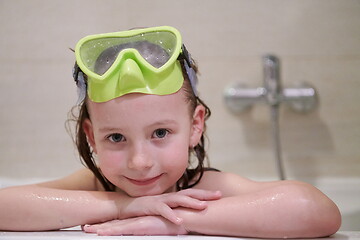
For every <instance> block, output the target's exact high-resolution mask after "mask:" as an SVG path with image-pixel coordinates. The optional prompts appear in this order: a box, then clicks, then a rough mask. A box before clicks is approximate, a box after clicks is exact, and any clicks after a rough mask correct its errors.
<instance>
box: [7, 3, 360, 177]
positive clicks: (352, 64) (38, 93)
mask: <svg viewBox="0 0 360 240" xmlns="http://www.w3.org/2000/svg"><path fill="white" fill-rule="evenodd" d="M155 25H172V26H175V27H177V28H178V29H179V30H180V31H181V32H182V34H183V39H184V42H185V43H186V44H187V47H188V49H189V50H190V51H191V53H192V55H193V57H194V58H196V59H197V60H198V63H199V66H200V71H201V77H200V81H201V82H200V85H199V88H200V91H201V96H202V97H203V98H204V99H205V100H206V102H207V103H208V104H209V106H210V107H211V108H212V112H213V115H212V117H211V119H210V120H209V122H208V127H209V132H208V135H209V138H210V141H211V142H210V150H209V156H210V160H211V162H212V164H213V166H214V167H218V168H220V169H222V170H226V171H235V172H237V173H239V174H241V175H244V176H246V177H250V178H253V179H276V178H277V176H276V170H275V165H274V157H273V155H274V154H273V151H272V148H271V146H272V144H271V138H270V117H269V116H270V113H269V107H268V106H266V105H261V104H259V105H256V106H254V107H253V109H252V110H251V111H248V112H246V113H244V114H241V115H238V116H234V115H232V114H230V113H229V112H228V111H227V109H226V108H225V107H224V102H223V98H222V93H223V90H224V88H225V86H227V85H228V84H230V83H232V82H235V81H239V82H243V83H246V84H247V85H248V86H251V87H259V86H261V85H262V66H261V56H262V55H263V54H265V53H273V54H276V55H277V56H278V57H280V59H281V63H282V72H281V74H282V80H283V85H284V86H289V85H291V84H292V83H295V82H298V81H307V82H309V83H311V84H312V85H314V86H315V87H316V89H317V90H318V93H319V100H320V104H319V108H318V109H317V110H316V111H314V112H312V113H309V114H305V115H301V114H297V113H294V112H292V111H291V110H289V109H287V108H286V107H285V106H282V107H281V116H280V128H281V139H282V143H283V144H282V149H283V158H284V162H285V168H286V171H287V175H288V176H289V177H290V178H296V179H300V180H307V181H316V180H317V179H319V178H327V177H358V176H360V94H359V89H360V1H358V0H343V1H338V0H292V1H288V0H227V1H219V0H200V1H192V0H182V1H176V0H172V1H168V0H152V1H140V0H106V1H103V0H78V1H62V0H54V1H48V0H0V31H1V37H0V78H1V79H0V154H1V159H0V176H3V177H16V178H21V177H24V178H25V177H26V178H27V177H42V178H54V177H59V176H63V175H65V174H69V173H71V172H72V171H74V170H75V169H77V168H80V167H81V165H80V164H79V163H78V159H77V156H76V153H75V151H74V148H73V146H72V142H71V139H70V137H69V136H68V134H67V133H66V131H65V128H64V122H65V120H66V118H67V112H68V111H69V109H70V108H71V107H72V105H73V104H74V103H75V101H76V89H75V86H74V84H73V82H72V78H71V68H72V66H73V62H74V57H73V54H72V52H71V51H70V50H68V48H69V47H74V45H75V44H76V42H77V40H78V39H80V38H81V37H83V36H85V35H87V34H94V33H102V32H110V31H117V30H123V29H128V28H131V27H135V26H155Z"/></svg>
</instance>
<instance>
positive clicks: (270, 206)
mask: <svg viewBox="0 0 360 240" xmlns="http://www.w3.org/2000/svg"><path fill="white" fill-rule="evenodd" d="M315 195H316V196H315V198H317V197H318V196H317V195H318V194H315ZM312 197H314V196H311V197H310V198H309V197H308V196H306V197H304V195H303V193H301V194H298V193H296V191H295V192H289V191H281V189H278V190H271V191H264V192H258V193H254V194H247V195H244V196H236V197H227V198H223V199H220V200H216V201H211V202H208V207H207V209H205V210H203V211H192V210H189V209H184V208H182V209H176V211H177V214H178V215H179V216H180V217H181V218H183V219H184V226H185V228H186V229H187V230H188V231H189V232H196V233H201V234H206V235H227V236H241V237H260V238H283V237H288V238H296V237H321V236H326V235H331V234H333V233H334V232H336V230H337V229H338V227H339V223H340V220H339V212H338V210H337V207H336V206H335V205H334V204H333V203H332V202H331V201H330V200H329V201H328V200H327V199H317V200H318V201H312V200H311V198H312ZM321 198H322V196H321Z"/></svg>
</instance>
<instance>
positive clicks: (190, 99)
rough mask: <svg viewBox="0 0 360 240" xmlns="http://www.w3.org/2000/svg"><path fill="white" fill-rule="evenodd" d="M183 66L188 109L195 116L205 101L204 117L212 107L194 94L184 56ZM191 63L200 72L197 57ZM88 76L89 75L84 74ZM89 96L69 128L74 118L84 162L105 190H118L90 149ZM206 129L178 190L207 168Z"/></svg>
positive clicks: (73, 112) (191, 183) (75, 109)
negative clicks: (85, 125) (86, 126)
mask: <svg viewBox="0 0 360 240" xmlns="http://www.w3.org/2000/svg"><path fill="white" fill-rule="evenodd" d="M179 61H180V63H181V66H182V72H183V76H184V84H183V86H182V90H183V91H184V93H185V101H186V102H187V104H189V111H190V116H193V114H194V111H195V109H196V107H197V106H198V105H203V106H204V108H205V121H206V120H207V119H208V118H209V117H210V115H211V111H210V109H209V107H208V106H207V105H206V104H205V103H204V102H203V101H202V100H201V99H200V98H199V97H198V96H196V95H195V93H194V90H193V89H192V86H191V84H190V80H189V79H188V76H187V73H186V70H185V67H184V61H185V60H179ZM192 62H193V63H192V65H191V67H192V68H193V69H194V70H195V72H196V73H197V72H198V68H197V65H196V64H195V61H192ZM85 78H86V76H85ZM86 101H87V100H86V99H84V100H83V101H82V102H81V103H80V104H79V105H78V106H75V107H73V109H72V110H71V112H70V114H69V115H70V117H69V120H68V121H67V128H68V131H70V132H71V130H70V125H69V123H70V122H75V134H74V135H75V136H74V142H75V144H76V147H77V150H78V153H79V157H80V160H81V162H82V163H83V165H85V166H86V167H87V168H89V169H90V170H91V171H92V172H93V174H94V175H95V177H96V178H97V179H98V181H99V182H100V183H101V184H102V186H103V187H104V189H105V190H106V191H115V189H116V186H115V185H114V184H112V183H111V182H110V181H109V180H108V179H107V178H106V177H105V176H104V175H103V174H102V172H101V169H100V168H99V167H98V166H97V164H96V160H95V158H94V154H93V151H92V149H91V146H90V145H89V143H88V141H87V137H86V134H85V132H84V129H83V123H84V121H85V120H86V119H90V115H89V111H88V108H87V104H86ZM205 130H206V123H205V125H204V130H203V133H202V136H201V138H200V141H199V143H198V144H197V145H196V146H194V147H193V148H190V149H189V160H188V161H189V165H188V168H187V169H186V170H185V172H184V174H183V175H182V177H181V178H180V179H179V180H178V181H177V182H176V188H177V190H178V191H179V190H182V189H187V188H191V187H193V186H195V185H196V184H197V183H199V182H200V180H201V178H202V176H203V174H204V171H205V169H206V165H208V164H205V159H206V150H205V144H206V137H205ZM192 154H194V155H195V157H196V159H197V165H196V166H195V167H192V166H193V164H194V163H193V162H194V161H192V158H191V155H192Z"/></svg>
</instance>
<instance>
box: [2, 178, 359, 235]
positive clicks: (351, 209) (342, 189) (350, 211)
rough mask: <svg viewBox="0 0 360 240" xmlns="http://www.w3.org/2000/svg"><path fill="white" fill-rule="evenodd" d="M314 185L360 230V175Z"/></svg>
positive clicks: (8, 182)
mask: <svg viewBox="0 0 360 240" xmlns="http://www.w3.org/2000/svg"><path fill="white" fill-rule="evenodd" d="M42 181H44V179H36V178H34V179H26V180H19V179H9V178H0V188H3V187H7V186H15V185H22V184H29V183H36V182H42ZM313 185H315V186H316V187H317V188H319V189H320V190H321V191H323V192H324V193H325V194H327V195H328V196H329V197H330V198H331V199H332V200H333V201H334V202H335V203H336V204H337V205H338V207H339V209H340V211H341V215H342V226H341V228H340V231H360V176H359V178H329V179H317V180H316V182H313Z"/></svg>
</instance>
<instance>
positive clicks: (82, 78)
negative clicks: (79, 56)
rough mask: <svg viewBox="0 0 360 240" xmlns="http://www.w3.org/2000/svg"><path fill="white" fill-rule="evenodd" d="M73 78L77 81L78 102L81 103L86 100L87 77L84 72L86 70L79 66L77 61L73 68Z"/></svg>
mask: <svg viewBox="0 0 360 240" xmlns="http://www.w3.org/2000/svg"><path fill="white" fill-rule="evenodd" d="M73 78H74V81H75V83H76V86H77V92H78V100H77V104H80V103H81V102H83V101H84V99H85V97H86V90H87V77H86V75H85V74H84V72H83V71H82V70H81V69H80V68H79V66H78V65H77V63H76V62H75V65H74V68H73Z"/></svg>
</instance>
